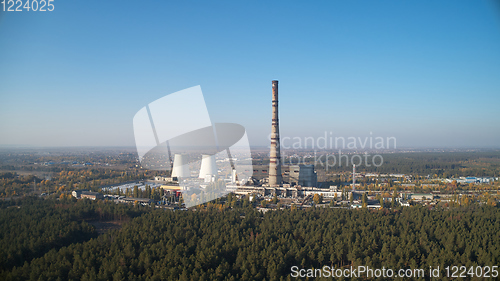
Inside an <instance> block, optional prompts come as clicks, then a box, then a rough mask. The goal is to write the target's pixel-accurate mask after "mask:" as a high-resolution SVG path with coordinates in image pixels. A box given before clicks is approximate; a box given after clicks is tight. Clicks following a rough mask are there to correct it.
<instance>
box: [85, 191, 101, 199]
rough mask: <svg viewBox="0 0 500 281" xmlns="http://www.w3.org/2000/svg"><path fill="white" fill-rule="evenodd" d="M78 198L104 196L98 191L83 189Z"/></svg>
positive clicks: (99, 197) (98, 197)
mask: <svg viewBox="0 0 500 281" xmlns="http://www.w3.org/2000/svg"><path fill="white" fill-rule="evenodd" d="M80 198H82V199H83V198H88V199H90V200H97V199H103V198H104V196H103V195H102V194H101V193H99V192H92V191H83V192H82V193H81V194H80Z"/></svg>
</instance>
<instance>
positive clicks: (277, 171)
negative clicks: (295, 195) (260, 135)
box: [269, 80, 282, 186]
mask: <svg viewBox="0 0 500 281" xmlns="http://www.w3.org/2000/svg"><path fill="white" fill-rule="evenodd" d="M272 102H273V119H272V123H271V124H272V125H271V153H270V161H269V185H270V186H276V185H281V183H282V178H281V163H280V160H281V157H280V126H279V120H278V81H277V80H273V99H272Z"/></svg>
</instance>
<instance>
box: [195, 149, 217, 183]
mask: <svg viewBox="0 0 500 281" xmlns="http://www.w3.org/2000/svg"><path fill="white" fill-rule="evenodd" d="M207 175H209V176H214V177H216V176H217V165H216V164H215V155H207V154H203V156H202V158H201V168H200V175H199V176H198V178H200V179H205V178H206V176H207Z"/></svg>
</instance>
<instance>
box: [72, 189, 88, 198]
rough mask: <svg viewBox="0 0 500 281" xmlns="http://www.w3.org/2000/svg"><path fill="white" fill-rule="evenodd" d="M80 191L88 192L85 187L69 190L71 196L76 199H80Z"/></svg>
mask: <svg viewBox="0 0 500 281" xmlns="http://www.w3.org/2000/svg"><path fill="white" fill-rule="evenodd" d="M82 192H88V190H87V189H83V190H73V192H71V195H73V197H75V198H76V199H80V198H81V195H82Z"/></svg>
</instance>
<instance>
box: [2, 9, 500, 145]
mask: <svg viewBox="0 0 500 281" xmlns="http://www.w3.org/2000/svg"><path fill="white" fill-rule="evenodd" d="M54 4H55V10H54V11H53V12H26V11H23V12H0V145H6V144H11V145H31V146H132V145H134V137H133V128H132V118H133V117H134V115H135V113H136V112H137V111H138V110H139V109H141V108H142V107H143V106H145V105H147V104H148V103H150V102H152V101H154V100H156V99H158V98H161V97H163V96H165V95H167V94H170V93H173V92H176V91H179V90H182V89H185V88H188V87H192V86H196V85H201V88H202V90H203V93H204V96H205V101H206V104H207V107H208V110H209V113H210V117H211V120H212V122H233V123H239V124H241V125H243V126H245V128H246V129H247V133H248V137H249V139H250V144H251V145H254V146H257V145H268V142H269V140H268V135H269V133H270V126H271V120H270V119H271V80H273V79H277V80H279V82H280V84H279V93H280V125H281V134H282V136H289V137H295V136H297V137H301V138H304V137H319V136H323V135H324V132H325V131H326V132H333V134H334V135H335V136H343V137H346V138H347V137H349V136H354V137H365V136H369V135H370V132H372V135H373V136H381V137H384V138H386V137H396V138H397V144H398V147H499V146H500V122H499V121H500V110H499V105H500V5H498V4H497V3H495V2H493V1H316V2H312V1H272V2H269V1H140V2H138V1H112V0H107V1H97V0H96V1H94V0H87V1H61V0H56V1H54Z"/></svg>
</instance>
